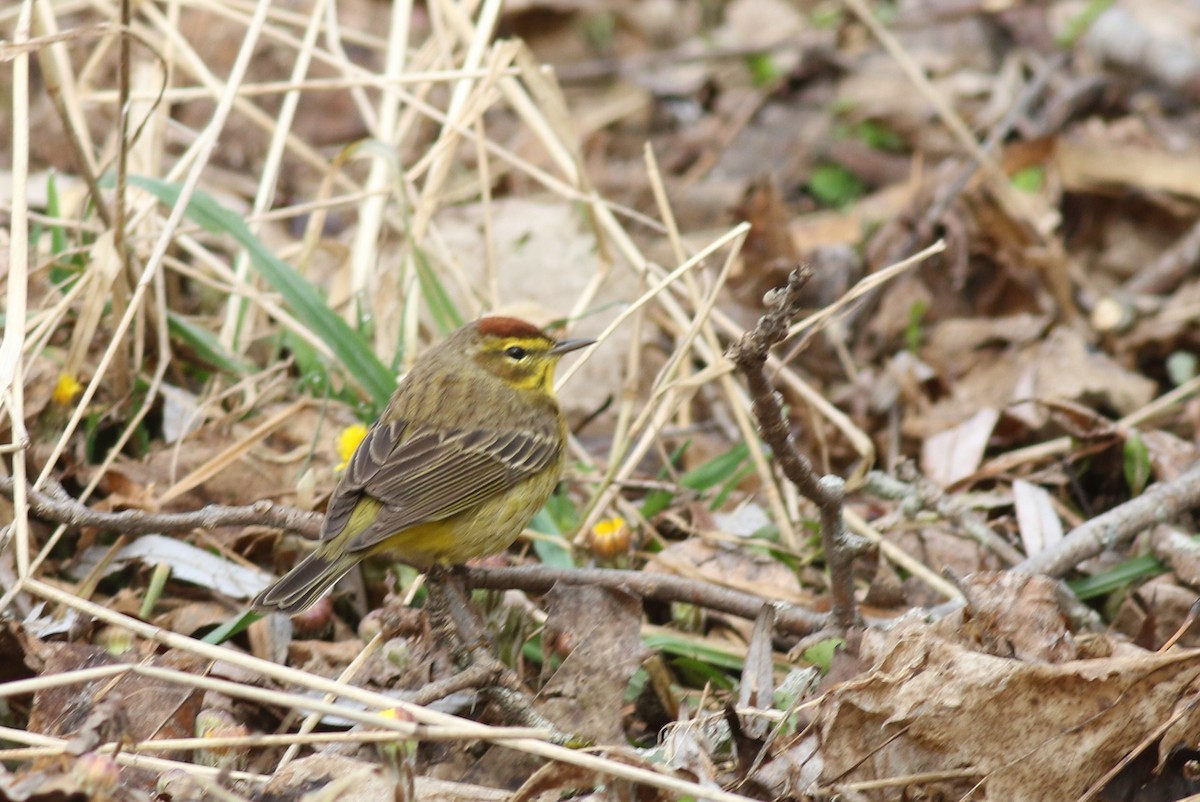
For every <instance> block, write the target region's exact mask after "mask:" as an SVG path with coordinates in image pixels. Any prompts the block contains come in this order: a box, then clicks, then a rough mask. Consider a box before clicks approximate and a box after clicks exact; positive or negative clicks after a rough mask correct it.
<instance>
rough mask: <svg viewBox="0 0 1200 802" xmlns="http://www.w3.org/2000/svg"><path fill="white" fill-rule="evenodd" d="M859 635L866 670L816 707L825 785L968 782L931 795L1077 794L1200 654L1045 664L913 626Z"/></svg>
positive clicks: (1167, 711)
mask: <svg viewBox="0 0 1200 802" xmlns="http://www.w3.org/2000/svg"><path fill="white" fill-rule="evenodd" d="M868 641H869V642H870V645H869V647H868V648H869V649H870V651H871V652H872V653H873V654H875V655H877V656H878V657H877V658H876V659H877V662H876V664H875V668H874V669H872V670H871V672H870V673H868V674H867V675H865V676H864V677H862V678H860V679H857V680H852V681H850V682H847V683H846V684H844V685H842V686H841V687H839V688H836V689H834V690H833V691H832V692H831V693H830V694H829V695H828V696H827V697H826V699H825V703H824V705H823V706H822V709H821V712H820V715H819V721H818V724H817V727H818V729H819V732H820V735H821V743H822V755H823V758H824V761H825V765H824V770H823V772H822V778H823V783H825V784H837V783H854V782H862V781H869V780H883V779H886V778H889V777H897V776H904V775H915V774H922V773H926V772H941V771H962V772H964V773H965V774H966V775H969V776H968V777H967V778H966V779H962V780H957V781H946V782H945V784H944V785H943V787H942V789H941V790H940V791H938V792H939V793H945V794H949V797H948V798H958V796H960V795H962V794H964V793H967V792H968V791H970V790H971V789H973V788H974V787H975V786H976V783H977V782H978V781H979V780H985V781H986V797H984V796H980V795H979V789H975V791H974V793H975V796H976V798H986V799H1077V798H1079V796H1080V795H1081V794H1082V793H1083V792H1084V791H1086V790H1087V789H1088V788H1089V787H1090V786H1091V785H1092V784H1093V783H1095V782H1096V781H1097V780H1099V779H1100V778H1101V777H1102V776H1103V775H1104V774H1105V772H1107V771H1108V770H1109V769H1111V768H1112V767H1113V766H1115V765H1116V764H1117V762H1118V761H1119V760H1121V759H1122V758H1123V757H1124V756H1125V755H1126V754H1127V753H1128V752H1129V751H1130V750H1131V749H1133V748H1134V747H1136V746H1137V745H1138V744H1139V743H1141V742H1142V741H1143V739H1145V738H1146V736H1147V735H1149V734H1150V733H1151V732H1153V731H1154V730H1155V729H1156V728H1157V727H1158V726H1159V724H1160V723H1161V722H1163V721H1165V720H1166V719H1167V718H1168V717H1169V716H1170V715H1171V713H1172V711H1173V710H1174V709H1175V706H1176V704H1177V703H1179V702H1181V701H1182V700H1184V699H1185V698H1187V697H1188V696H1190V695H1192V694H1194V693H1195V684H1196V681H1197V679H1198V678H1200V652H1191V651H1189V652H1180V653H1174V654H1169V655H1153V654H1143V655H1139V656H1137V657H1123V658H1109V659H1101V660H1080V661H1072V662H1067V663H1060V664H1046V663H1026V662H1022V661H1019V660H1013V659H1007V658H1000V657H994V656H991V655H984V654H979V653H976V652H971V651H968V650H966V649H963V648H962V647H960V646H957V645H955V644H952V643H950V642H948V641H946V640H942V639H940V638H937V637H935V636H932V635H931V634H930V633H928V632H924V631H920V630H919V629H915V628H913V629H910V630H908V631H905V632H898V633H891V634H888V635H884V634H881V633H876V632H868V633H866V635H865V636H864V645H866V644H867V643H868ZM1064 756H1070V759H1064ZM914 790H915V789H914ZM922 792H923V793H932V792H934V789H933V788H932V787H930V786H928V785H926V786H925V787H924V788H923V789H922ZM898 793H900V791H899V789H896V788H888V789H887V790H886V791H885V792H875V793H871V792H865V793H864V794H863V798H866V799H894V798H896V795H897V794H898ZM907 793H913V790H910V791H909V792H907Z"/></svg>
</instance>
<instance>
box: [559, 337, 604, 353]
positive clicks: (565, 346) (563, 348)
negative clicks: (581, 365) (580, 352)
mask: <svg viewBox="0 0 1200 802" xmlns="http://www.w3.org/2000/svg"><path fill="white" fill-rule="evenodd" d="M595 342H596V341H595V340H588V339H580V340H559V341H558V342H556V343H555V344H554V347H553V348H551V349H550V351H549V353H550V356H562V355H563V354H569V353H571V352H572V351H574V350H576V349H578V348H585V347H587V346H589V345H593V344H594V343H595Z"/></svg>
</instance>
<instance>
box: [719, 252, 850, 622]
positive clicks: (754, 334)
mask: <svg viewBox="0 0 1200 802" xmlns="http://www.w3.org/2000/svg"><path fill="white" fill-rule="evenodd" d="M811 277H812V270H811V268H809V267H807V266H801V267H798V268H796V269H795V270H793V271H792V273H791V275H790V276H788V281H787V284H786V285H785V286H784V287H782V288H777V289H774V290H772V291H771V292H769V293H767V295H766V297H765V298H764V299H763V300H764V302H765V303H766V306H767V314H765V315H763V316H762V317H761V318H760V319H759V321H758V325H757V326H755V327H754V330H753V331H749V332H746V333H745V334H743V335H742V339H741V340H739V341H738V343H737V345H735V346H733V348H731V349H730V350H729V358H730V359H731V360H733V362H734V363H735V364H736V365H737V367H738V369H739V370H740V371H741V372H742V373H743V374H744V375H745V377H746V385H747V386H748V387H749V389H750V395H751V397H752V398H753V399H754V417H755V418H756V419H757V420H758V429H759V433H760V434H761V435H762V438H763V440H764V441H765V442H766V444H767V445H768V446H770V447H771V451H772V452H773V454H774V456H775V461H776V462H777V463H778V464H779V467H780V468H781V469H782V470H783V474H784V476H786V477H787V478H788V480H789V481H791V482H792V484H794V485H795V486H796V488H797V489H798V490H799V491H800V493H801V494H803V495H804V497H805V498H807V499H809V500H810V501H812V502H813V503H814V504H816V505H817V508H818V510H819V511H820V515H821V542H822V544H823V545H824V547H825V560H826V563H827V564H828V566H829V591H830V598H831V600H832V617H833V623H834V625H835V626H837V627H840V628H842V629H848V628H850V627H852V626H854V625H856V624H857V623H858V622H859V617H858V608H857V606H856V604H855V600H854V576H853V569H854V558H855V557H856V556H858V554H859V552H861V551H862V549H863V545H862V543H861V542H860V538H858V537H857V536H854V535H851V534H850V533H849V532H847V531H846V523H845V520H844V519H843V517H842V503H843V499H844V498H845V491H846V483H845V482H844V481H843V480H842V478H841V477H839V476H833V475H828V476H818V475H817V472H816V470H815V469H814V468H813V465H812V463H811V462H810V461H809V459H808V458H807V457H805V456H804V455H803V454H801V453H800V450H799V449H798V448H797V447H796V441H795V439H794V438H793V437H792V433H791V430H790V428H789V426H788V420H787V417H786V416H785V415H784V413H783V396H782V395H781V394H780V393H778V392H777V391H776V390H775V388H774V387H773V386H772V385H771V381H770V379H768V378H767V371H766V363H767V356H768V354H769V353H770V350H771V348H772V347H774V346H776V345H778V344H779V343H781V342H783V340H784V338H785V337H787V333H788V326H789V325H790V324H791V321H792V318H794V317H795V316H796V315H797V314H799V312H800V309H801V304H802V302H801V289H802V288H803V287H804V285H805V284H806V283H807V282H808V280H809V278H811Z"/></svg>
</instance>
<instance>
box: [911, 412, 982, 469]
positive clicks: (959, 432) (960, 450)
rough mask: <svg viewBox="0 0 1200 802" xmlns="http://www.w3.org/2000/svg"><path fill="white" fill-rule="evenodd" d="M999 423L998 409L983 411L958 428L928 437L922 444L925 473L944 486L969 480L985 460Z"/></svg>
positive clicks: (922, 461)
mask: <svg viewBox="0 0 1200 802" xmlns="http://www.w3.org/2000/svg"><path fill="white" fill-rule="evenodd" d="M998 420H1000V413H999V412H997V411H996V410H995V409H981V410H979V411H978V412H976V413H975V414H974V415H972V416H971V417H970V418H968V419H967V420H965V421H963V422H962V423H960V424H958V425H957V426H954V427H952V428H950V429H946V430H945V431H942V432H938V433H937V434H935V435H932V436H930V437H928V438H926V439H925V442H924V443H922V444H921V470H922V471H924V473H925V475H926V476H927V477H928V478H929V480H930V481H931V482H934V483H936V484H939V485H941V486H942V487H949V486H950V485H952V484H954V483H955V482H958V481H960V480H962V479H966V478H967V477H968V476H970V475H971V474H973V473H975V471H976V470H978V468H979V464H980V463H981V462H982V461H983V454H984V452H985V451H986V450H987V445H988V440H989V439H990V438H991V436H992V429H994V428H995V427H996V421H998Z"/></svg>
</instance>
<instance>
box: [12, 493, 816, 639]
mask: <svg viewBox="0 0 1200 802" xmlns="http://www.w3.org/2000/svg"><path fill="white" fill-rule="evenodd" d="M12 492H13V480H12V479H11V478H10V477H7V476H0V495H4V496H8V497H10V498H11V497H12ZM29 503H30V514H32V515H33V516H35V517H37V518H40V519H42V520H44V521H49V522H51V523H58V524H65V525H67V526H71V527H81V526H92V527H96V528H97V529H106V530H110V531H114V532H121V533H124V534H130V535H144V534H150V533H163V532H187V531H191V530H192V529H212V528H215V527H221V526H273V527H278V528H280V529H288V530H290V531H293V532H299V533H300V534H302V535H304V536H306V537H316V536H317V534H318V533H319V532H320V530H321V522H322V520H323V516H322V515H321V514H320V513H316V512H303V511H301V510H297V509H293V508H290V507H284V506H281V505H278V504H273V503H271V502H269V501H258V502H255V503H254V504H249V505H246V506H244V507H226V506H222V505H218V504H211V505H209V506H207V507H205V508H204V509H202V510H197V511H196V512H180V513H157V514H152V513H147V512H142V511H140V510H127V511H125V512H98V511H96V510H93V509H90V508H88V507H86V506H84V505H83V504H80V503H79V502H78V501H76V500H75V499H73V498H71V497H70V496H68V495H67V494H66V492H65V491H63V490H62V488H61V487H58V486H57V485H52V489H51V490H50V491H49V492H46V491H34V490H30V491H29ZM464 576H465V578H466V581H467V583H468V584H469V585H470V586H471V587H476V588H485V589H491V590H508V589H511V588H515V589H520V590H526V591H528V592H530V593H545V592H547V591H549V590H550V588H551V587H552V586H553V585H554V583H555V582H560V581H562V582H573V583H576V584H593V585H597V586H600V587H609V588H616V589H619V590H625V591H628V592H630V593H636V594H639V595H641V596H642V597H643V598H647V599H654V600H655V601H664V602H675V601H678V602H687V603H690V604H696V605H699V606H701V607H707V608H709V609H711V610H716V611H717V612H721V613H727V614H729V615H736V616H739V617H741V618H748V619H751V620H753V619H754V617H755V616H757V615H758V612H759V610H761V609H762V606H763V604H773V605H774V606H775V608H776V620H777V622H778V625H779V628H780V631H782V632H790V633H794V634H798V635H805V634H808V633H811V632H815V631H817V630H819V629H820V628H822V627H823V626H825V625H826V623H827V616H825V615H824V614H822V613H816V612H813V611H811V610H806V609H804V608H803V607H799V606H796V605H793V604H789V603H787V602H782V601H771V600H767V599H764V598H762V597H761V596H756V595H754V594H752V593H743V592H741V591H736V590H730V589H728V588H723V587H719V586H717V585H711V584H707V583H704V582H698V581H695V580H691V579H684V578H683V577H677V576H671V575H669V574H653V573H643V572H641V571H616V570H602V569H555V568H549V567H546V566H540V565H531V566H523V567H520V568H494V569H486V570H485V569H479V568H471V569H467V571H466V573H465V575H464Z"/></svg>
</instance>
